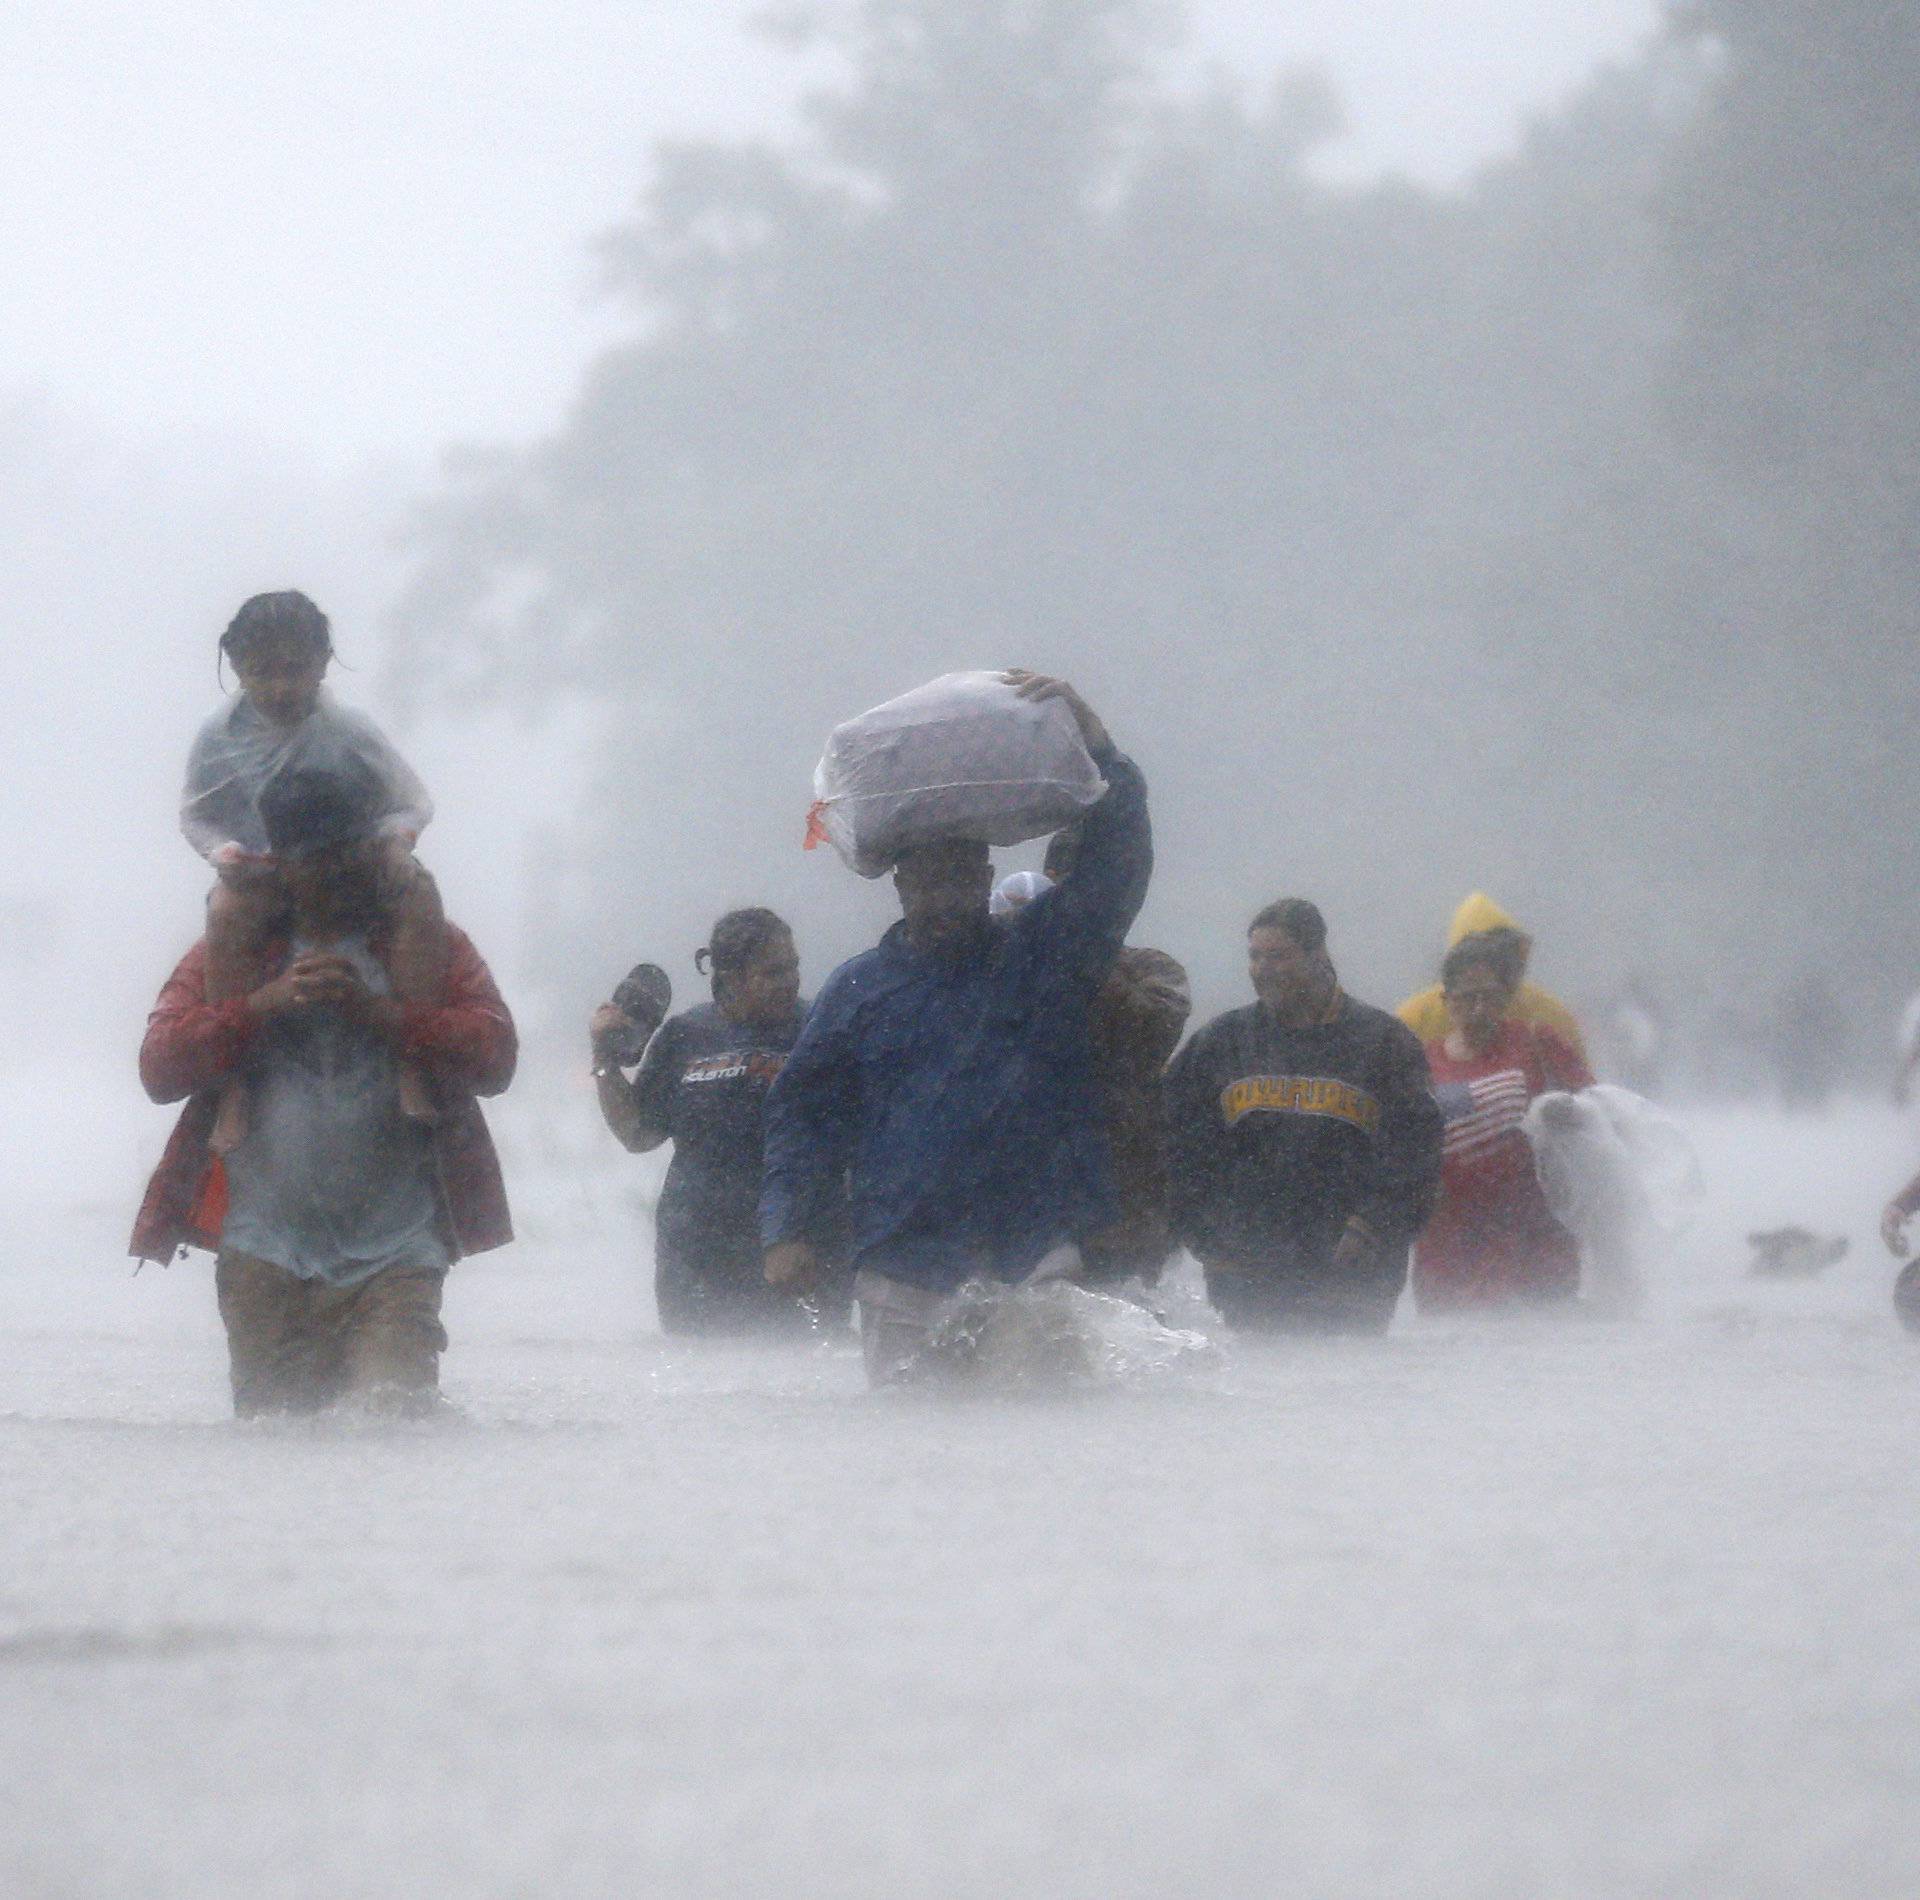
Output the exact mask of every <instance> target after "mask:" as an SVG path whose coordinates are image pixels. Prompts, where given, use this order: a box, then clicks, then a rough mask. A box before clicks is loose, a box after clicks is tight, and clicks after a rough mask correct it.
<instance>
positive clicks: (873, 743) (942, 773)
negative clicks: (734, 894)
mask: <svg viewBox="0 0 1920 1900" xmlns="http://www.w3.org/2000/svg"><path fill="white" fill-rule="evenodd" d="M1105 790H1106V781H1105V779H1103V778H1102V777H1101V775H1100V768H1099V767H1098V766H1097V765H1095V764H1094V762H1093V759H1092V757H1091V756H1090V755H1089V754H1088V751H1087V748H1086V746H1085V744H1084V743H1083V742H1082V740H1081V737H1080V725H1079V722H1078V721H1077V720H1076V719H1075V718H1074V716H1073V714H1072V712H1071V711H1070V710H1069V709H1068V707H1067V705H1066V704H1065V702H1064V701H1062V700H1058V699H1043V700H1031V699H1022V698H1021V697H1020V695H1019V694H1018V692H1016V691H1015V689H1014V688H1013V687H1011V686H1009V685H1007V684H1006V682H1005V681H1004V680H1002V679H1001V677H1000V675H999V674H998V673H945V674H942V675H941V677H940V678H939V679H937V680H931V681H929V682H928V683H927V684H926V685H925V686H920V687H916V688H915V689H914V690H913V691H912V692H910V693H903V694H902V695H901V696H900V697H899V698H898V699H890V700H888V701H887V703H886V704H885V705H884V706H876V707H874V708H873V710H872V711H871V712H864V713H862V714H861V715H860V716H859V717H858V718H857V719H849V720H848V721H847V722H846V724H845V725H842V726H836V727H835V728H834V732H833V736H832V737H831V738H830V739H829V740H828V741H827V750H826V754H825V756H824V757H823V758H822V759H821V761H820V765H819V768H818V770H816V771H815V773H814V775H813V794H814V800H815V803H814V818H815V820H816V821H817V823H818V826H819V829H820V830H821V831H822V832H824V833H825V835H826V837H827V839H828V841H829V842H830V843H831V844H832V845H833V848H834V849H835V850H836V851H838V852H839V853H840V855H841V857H843V858H844V859H845V860H846V861H847V863H848V864H849V865H851V866H852V867H853V869H854V870H856V871H858V872H859V873H860V875H861V876H862V877H880V876H882V875H883V874H884V873H885V872H887V871H889V870H891V869H892V868H893V860H894V858H895V856H896V855H897V854H898V853H899V852H901V851H903V850H905V849H906V848H907V847H909V846H911V845H918V844H931V843H934V842H937V841H939V840H943V839H956V838H965V839H972V840H976V841H978V842H979V843H982V844H1022V843H1024V842H1025V841H1026V840H1027V839H1029V838H1040V837H1044V836H1046V835H1047V834H1048V833H1049V832H1054V831H1058V830H1059V829H1060V828H1061V827H1062V826H1063V825H1067V824H1071V823H1072V822H1073V820H1074V819H1076V818H1077V817H1079V815H1080V814H1081V813H1082V812H1083V811H1085V810H1086V809H1087V807H1088V806H1089V805H1092V804H1094V803H1096V802H1097V801H1098V800H1099V798H1100V796H1101V794H1102V793H1103V792H1104V791H1105Z"/></svg>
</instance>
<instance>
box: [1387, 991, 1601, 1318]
mask: <svg viewBox="0 0 1920 1900" xmlns="http://www.w3.org/2000/svg"><path fill="white" fill-rule="evenodd" d="M1427 1068H1428V1070H1429V1072H1430V1073H1431V1075H1432V1077H1433V1094H1434V1099H1435V1100H1436V1101H1437V1102H1438V1103H1439V1104H1440V1112H1441V1114H1442V1115H1443V1116H1445V1118H1446V1132H1445V1136H1444V1140H1443V1145H1442V1148H1441V1161H1440V1198H1439V1200H1438V1202H1437V1203H1436V1205H1435V1207H1434V1210H1433V1217H1432V1219H1431V1220H1429V1221H1428V1223H1427V1225H1426V1227H1425V1229H1424V1230H1423V1231H1422V1233H1421V1235H1420V1241H1419V1245H1418V1247H1417V1248H1416V1249H1415V1252H1414V1258H1413V1290H1414V1297H1415V1299H1416V1300H1417V1301H1418V1302H1419V1305H1420V1308H1421V1310H1422V1311H1423V1312H1433V1311H1436V1310H1439V1309H1443V1308H1446V1307H1452V1306H1472V1305H1480V1304H1483V1303H1485V1302H1489V1301H1497V1300H1509V1299H1516V1298H1518V1299H1527V1298H1542V1297H1549V1298H1550V1297H1553V1296H1556V1295H1560V1296H1567V1295H1571V1294H1572V1293H1574V1292H1575V1291H1576V1290H1577V1289H1578V1287H1579V1284H1580V1250H1579V1247H1578V1246H1577V1244H1576V1243H1575V1241H1574V1238H1573V1236H1572V1235H1571V1234H1569V1233H1568V1232H1567V1230H1566V1229H1565V1228H1564V1227H1562V1226H1561V1225H1560V1223H1559V1222H1558V1221H1557V1220H1555V1219H1554V1217H1553V1215H1552V1214H1551V1213H1550V1212H1549V1211H1548V1208H1547V1197H1546V1195H1545V1194H1544V1193H1542V1191H1541V1188H1540V1179H1539V1176H1538V1175H1537V1174H1536V1173H1535V1172H1534V1166H1533V1148H1532V1145H1531V1144H1530V1143H1529V1142H1528V1140H1527V1137H1526V1134H1525V1132H1524V1131H1523V1130H1522V1128H1521V1125H1520V1124H1521V1121H1522V1120H1523V1118H1524V1117H1525V1115H1526V1112H1527V1106H1528V1104H1529V1103H1530V1102H1532V1100H1533V1098H1534V1097H1535V1096H1536V1095H1544V1094H1546V1093H1548V1092H1549V1091H1550V1090H1553V1089H1583V1088H1586V1087H1588V1086H1590V1085H1591V1083H1592V1081H1593V1076H1592V1074H1591V1072H1590V1071H1589V1070H1588V1068H1587V1065H1586V1062H1585V1061H1584V1059H1583V1058H1582V1057H1580V1056H1579V1055H1578V1054H1576V1053H1575V1052H1574V1050H1573V1049H1571V1048H1570V1047H1569V1046H1568V1045H1567V1044H1566V1043H1565V1042H1563V1041H1561V1039H1560V1038H1559V1037H1558V1036H1556V1035H1554V1034H1553V1033H1552V1032H1551V1031H1550V1030H1545V1029H1540V1028H1536V1027H1532V1026H1530V1025H1528V1024H1525V1023H1520V1022H1512V1021H1510V1022H1508V1023H1506V1024H1505V1025H1504V1026H1503V1027H1502V1029H1501V1032H1500V1039H1499V1041H1497V1042H1496V1043H1495V1044H1494V1045H1493V1047H1492V1048H1491V1049H1489V1050H1487V1051H1486V1053H1485V1054H1483V1055H1476V1054H1473V1053H1469V1054H1467V1055H1465V1056H1453V1055H1450V1054H1448V1052H1447V1045H1446V1041H1445V1039H1444V1038H1443V1039H1441V1040H1438V1041H1435V1042H1430V1043H1428V1044H1427Z"/></svg>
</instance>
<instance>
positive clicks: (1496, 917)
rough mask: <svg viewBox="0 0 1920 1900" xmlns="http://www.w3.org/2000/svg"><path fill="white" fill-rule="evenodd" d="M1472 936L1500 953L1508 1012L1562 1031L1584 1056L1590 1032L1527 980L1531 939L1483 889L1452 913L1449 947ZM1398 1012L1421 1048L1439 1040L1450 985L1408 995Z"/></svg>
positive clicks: (1445, 1026) (1446, 1022)
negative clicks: (1584, 1029) (1508, 996)
mask: <svg viewBox="0 0 1920 1900" xmlns="http://www.w3.org/2000/svg"><path fill="white" fill-rule="evenodd" d="M1469 939H1473V940H1476V941H1480V942H1483V943H1484V944H1485V945H1486V946H1487V948H1488V949H1489V950H1491V951H1493V952H1494V953H1495V955H1496V957H1497V958H1498V967H1499V969H1500V971H1501V974H1502V975H1503V976H1504V977H1505V978H1506V979H1507V982H1508V986H1509V994H1510V996H1511V999H1512V1000H1511V1001H1510V1002H1509V1003H1508V1005H1507V1013H1508V1014H1509V1015H1510V1016H1511V1017H1512V1018H1513V1019H1514V1021H1515V1022H1518V1023H1524V1024H1526V1025H1527V1026H1528V1027H1530V1028H1534V1029H1544V1030H1545V1031H1547V1033H1548V1034H1549V1035H1552V1036H1556V1037H1558V1038H1559V1040H1560V1041H1561V1042H1563V1043H1565V1044H1566V1046H1567V1047H1568V1048H1569V1049H1571V1050H1572V1051H1573V1053H1574V1054H1575V1055H1577V1056H1578V1057H1579V1058H1580V1060H1581V1061H1582V1062H1585V1061H1586V1059H1587V1044H1586V1038H1585V1037H1584V1036H1583V1035H1582V1034H1581V1033H1580V1025H1579V1023H1578V1022H1576V1021H1575V1020H1574V1014H1573V1011H1572V1010H1570V1009H1569V1008H1568V1007H1567V1006H1566V1004H1565V1003H1563V1002H1561V1000H1560V999H1559V998H1558V997H1557V996H1554V995H1552V994H1551V993H1550V992H1548V991H1546V990H1543V989H1542V988H1541V987H1540V986H1539V984H1537V983H1529V982H1528V981H1527V980H1526V979H1527V964H1528V962H1529V961H1530V960H1531V958H1532V956H1533V939H1532V938H1531V937H1530V936H1528V935H1527V933H1526V932H1525V931H1524V930H1522V929H1521V928H1520V926H1519V925H1518V924H1517V923H1515V922H1514V920H1513V919H1512V918H1511V917H1510V916H1508V915H1507V913H1506V912H1505V911H1504V910H1502V909H1501V908H1500V906H1499V905H1498V904H1496V903H1495V902H1494V901H1493V899H1492V898H1491V897H1488V896H1487V895H1486V894H1485V893H1484V892H1483V891H1475V892H1474V893H1473V894H1472V896H1470V897H1468V898H1466V899H1464V900H1463V901H1462V903H1461V905H1460V908H1459V909H1458V910H1456V911H1455V912H1454V913H1453V922H1452V924H1451V925H1450V926H1449V927H1448V930H1447V948H1448V949H1449V950H1452V949H1454V948H1455V947H1456V946H1457V945H1459V944H1462V943H1465V942H1467V941H1468V940H1469ZM1394 1014H1395V1015H1396V1016H1398V1017H1399V1018H1400V1020H1401V1021H1402V1022H1403V1023H1405V1024H1406V1026H1407V1027H1408V1028H1409V1029H1411V1030H1412V1031H1413V1033H1414V1035H1415V1037H1416V1038H1417V1039H1418V1040H1419V1043H1420V1046H1421V1047H1422V1048H1425V1047H1426V1046H1427V1045H1428V1044H1429V1043H1434V1042H1438V1041H1439V1040H1440V1038H1441V1037H1442V1036H1444V1035H1445V1034H1446V1033H1447V1032H1448V1031H1449V1030H1450V1029H1451V1028H1452V1027H1453V1018H1452V1016H1451V1015H1450V1014H1449V1013H1448V1011H1447V996H1446V989H1445V987H1444V985H1442V984H1439V983H1435V984H1432V985H1430V986H1429V987H1428V988H1426V989H1424V990H1421V991H1419V992H1418V993H1417V994H1416V995H1413V996H1409V997H1408V998H1407V1000H1406V1001H1405V1002H1404V1003H1402V1004H1401V1005H1400V1007H1399V1008H1398V1009H1397V1010H1395V1011H1394Z"/></svg>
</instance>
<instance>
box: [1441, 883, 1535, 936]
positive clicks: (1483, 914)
mask: <svg viewBox="0 0 1920 1900" xmlns="http://www.w3.org/2000/svg"><path fill="white" fill-rule="evenodd" d="M1486 930H1514V931H1519V932H1520V935H1522V936H1525V935H1526V932H1525V931H1523V930H1520V926H1519V924H1518V923H1517V922H1516V921H1515V920H1514V919H1513V918H1511V917H1509V916H1508V915H1507V913H1506V912H1505V911H1504V910H1502V909H1501V908H1500V906H1499V905H1498V904H1496V903H1495V902H1494V901H1493V899H1492V898H1491V897H1489V896H1488V895H1487V894H1486V892H1485V891H1475V892H1474V893H1473V895H1472V896H1471V897H1468V898H1466V899H1464V900H1463V901H1462V903H1461V905H1460V908H1459V909H1458V910H1456V911H1455V912H1454V913H1453V922H1452V924H1451V925H1449V926H1448V929H1447V948H1448V949H1449V950H1451V949H1452V948H1453V946H1454V945H1455V944H1456V943H1458V942H1459V941H1460V940H1461V938H1463V937H1477V936H1479V935H1480V934H1481V932H1482V931H1486Z"/></svg>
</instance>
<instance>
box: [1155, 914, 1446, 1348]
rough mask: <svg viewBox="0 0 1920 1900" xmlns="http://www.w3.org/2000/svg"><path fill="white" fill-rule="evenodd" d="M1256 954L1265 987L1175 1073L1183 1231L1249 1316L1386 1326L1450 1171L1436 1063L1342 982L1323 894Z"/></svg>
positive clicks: (1264, 937) (1229, 1300)
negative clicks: (1443, 1171)
mask: <svg viewBox="0 0 1920 1900" xmlns="http://www.w3.org/2000/svg"><path fill="white" fill-rule="evenodd" d="M1247 965H1248V973H1249V974H1250V976H1251V977H1252V980H1253V988H1254V994H1255V996H1256V997H1257V999H1258V1000H1257V1001H1255V1002H1253V1003H1251V1004H1248V1005H1245V1006H1244V1007H1242V1008H1240V1009H1233V1010H1229V1011H1228V1012H1227V1013H1226V1014H1225V1015H1224V1016H1217V1017H1215V1018H1214V1020H1213V1021H1212V1022H1210V1023H1208V1024H1207V1025H1206V1027H1205V1028H1204V1029H1201V1030H1199V1031H1198V1032H1196V1033H1195V1035H1194V1036H1193V1038H1192V1039H1191V1040H1190V1041H1189V1042H1188V1044H1187V1046H1186V1047H1185V1048H1184V1049H1182V1050H1181V1051H1180V1053H1179V1054H1178V1055H1177V1056H1176V1057H1175V1058H1174V1059H1173V1064H1172V1066H1171V1068H1169V1070H1168V1071H1167V1112H1168V1118H1169V1123H1170V1126H1171V1129H1172V1136H1173V1156H1174V1206H1175V1211H1176V1218H1177V1220H1178V1222H1179V1227H1180V1237H1181V1239H1182V1240H1184V1241H1185V1243H1186V1245H1187V1246H1188V1247H1189V1248H1190V1249H1191V1250H1192V1252H1193V1254H1194V1255H1195V1257H1196V1258H1197V1259H1198V1260H1199V1262H1200V1264H1201V1266H1202V1267H1204V1268H1205V1270H1206V1276H1207V1296H1208V1298H1209V1299H1211V1300H1212V1301H1213V1303H1214V1305H1215V1306H1217V1307H1218V1308H1219V1309H1220V1312H1221V1314H1222V1315H1223V1316H1224V1317H1225V1318H1226V1319H1227V1320H1228V1322H1229V1323H1230V1324H1232V1325H1235V1326H1243V1327H1265V1328H1275V1329H1281V1330H1290V1331H1301V1332H1358V1333H1368V1332H1380V1331H1383V1330H1384V1329H1385V1327H1386V1325H1387V1322H1388V1321H1389V1320H1390V1319H1391V1318H1392V1316H1393V1309H1394V1304H1395V1302H1396V1301H1397V1300H1398V1299H1399V1297H1400V1292H1401V1288H1402V1287H1403V1286H1404V1285H1405V1283H1406V1273H1407V1247H1408V1244H1409V1243H1410V1242H1411V1241H1412V1239H1413V1236H1414V1235H1415V1234H1416V1233H1417V1232H1418V1231H1419V1228H1420V1224H1421V1222H1422V1221H1424V1220H1425V1219H1426V1215H1427V1210H1428V1208H1429V1207H1430V1206H1431V1205H1432V1202H1433V1189H1434V1181H1435V1179H1436V1177H1437V1175H1438V1173H1439V1167H1440V1111H1439V1110H1438V1109H1437V1108H1436V1107H1435V1106H1434V1103H1433V1097H1432V1095H1431V1094H1430V1093H1429V1092H1428V1089H1427V1065H1426V1060H1425V1058H1424V1057H1423V1056H1422V1054H1421V1051H1420V1045H1419V1043H1418V1042H1416V1041H1415V1040H1414V1037H1413V1034H1412V1032H1411V1031H1410V1030H1409V1029H1407V1027H1406V1026H1405V1025H1404V1024H1403V1023H1399V1022H1396V1021H1395V1020H1394V1018H1393V1017H1391V1016H1389V1015H1388V1014H1387V1012H1386V1011H1385V1010H1383V1009H1375V1008H1374V1007H1373V1006H1372V1005H1371V1004H1368V1003H1359V1002H1355V1001H1354V1000H1353V999H1352V998H1351V997H1350V996H1348V995H1347V994H1346V993H1345V991H1343V990H1342V989H1341V987H1340V980H1339V977H1338V975H1337V974H1336V973H1335V970H1334V966H1333V960H1332V958H1331V957H1330V956H1329V955H1328V953H1327V926H1326V923H1325V920H1324V919H1323V918H1322V917H1321V915H1320V912H1319V910H1318V909H1317V908H1316V907H1315V906H1314V905H1312V904H1310V903H1308V902H1307V900H1306V899H1305V898H1300V897H1289V898H1282V899H1281V900H1280V901H1279V902H1278V903H1274V904H1269V905H1268V906H1267V907H1266V909H1264V910H1263V911H1261V912H1260V914H1259V915H1258V916H1257V917H1255V918H1254V920H1253V923H1252V925H1251V926H1250V927H1249V929H1248V932H1247Z"/></svg>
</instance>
